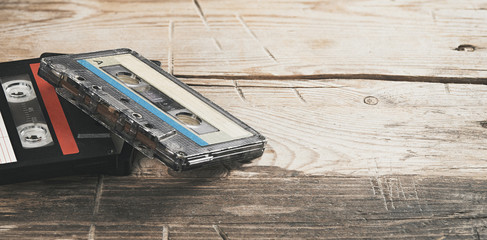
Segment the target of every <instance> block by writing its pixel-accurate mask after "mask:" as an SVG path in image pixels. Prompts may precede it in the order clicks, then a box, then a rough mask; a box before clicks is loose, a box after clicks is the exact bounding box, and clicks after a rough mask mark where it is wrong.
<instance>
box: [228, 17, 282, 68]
mask: <svg viewBox="0 0 487 240" xmlns="http://www.w3.org/2000/svg"><path fill="white" fill-rule="evenodd" d="M235 17H236V18H237V20H238V21H239V22H240V24H241V25H242V27H243V28H244V29H245V31H246V32H247V33H248V34H249V35H250V36H251V37H252V38H253V39H254V40H255V41H257V42H258V43H259V44H260V46H261V47H262V49H263V50H264V52H265V53H266V54H267V56H269V57H270V58H271V59H272V60H273V61H274V62H276V63H278V61H277V59H276V57H275V56H274V54H272V53H271V51H270V50H269V49H268V48H267V47H266V46H265V45H264V44H263V43H262V42H261V41H260V39H259V38H258V37H257V35H255V33H254V31H252V29H250V27H249V26H248V25H247V23H246V22H245V20H244V19H243V18H242V16H240V15H239V14H238V13H237V14H235Z"/></svg>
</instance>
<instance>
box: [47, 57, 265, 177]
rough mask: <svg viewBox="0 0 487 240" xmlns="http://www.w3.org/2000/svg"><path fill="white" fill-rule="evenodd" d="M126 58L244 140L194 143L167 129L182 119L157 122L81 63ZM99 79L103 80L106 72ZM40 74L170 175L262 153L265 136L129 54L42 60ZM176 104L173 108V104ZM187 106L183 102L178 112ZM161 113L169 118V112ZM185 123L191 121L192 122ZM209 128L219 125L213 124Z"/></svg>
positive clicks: (147, 112) (174, 129)
mask: <svg viewBox="0 0 487 240" xmlns="http://www.w3.org/2000/svg"><path fill="white" fill-rule="evenodd" d="M127 55H130V56H128V57H130V58H136V59H137V61H140V62H141V63H143V65H145V66H144V67H148V68H150V70H144V71H142V72H135V73H136V74H137V75H143V74H145V73H146V71H151V72H153V71H156V72H157V74H159V75H160V76H161V77H163V78H164V79H167V80H168V81H170V82H169V83H170V84H171V85H174V84H175V86H177V87H176V88H177V90H178V91H179V90H182V91H184V92H186V93H188V94H190V95H191V97H195V98H197V99H198V100H199V101H201V102H202V103H203V104H205V105H207V106H208V109H210V108H211V109H212V110H211V111H213V112H214V111H216V112H217V114H219V115H221V116H223V117H224V118H226V119H227V120H228V121H229V122H232V124H235V125H236V126H238V127H239V128H241V129H243V131H246V132H247V133H248V136H245V137H241V138H235V139H230V140H224V141H220V140H216V142H211V143H209V144H201V143H198V142H197V141H195V140H194V139H192V138H191V137H190V136H189V137H188V135H187V134H184V132H182V130H184V131H187V129H190V128H191V127H190V126H189V128H184V129H182V130H181V129H180V128H177V127H175V126H174V125H171V122H170V121H175V122H177V123H178V124H181V125H186V127H188V125H191V124H190V123H189V124H188V123H186V124H184V123H183V124H182V123H181V121H185V120H184V119H181V118H174V117H170V116H169V117H168V118H169V120H167V121H166V120H161V118H160V117H158V116H157V115H156V114H155V113H154V112H153V111H151V109H150V108H148V107H146V105H144V104H146V102H145V101H147V99H144V100H143V102H142V103H141V102H140V99H139V100H138V99H134V97H133V96H132V97H131V96H127V94H124V93H123V92H122V91H120V89H117V88H115V87H114V86H113V85H111V84H109V83H107V80H106V79H103V78H102V77H101V76H100V73H97V72H95V71H94V70H93V69H88V68H87V67H86V65H82V64H81V61H84V60H87V59H88V60H93V59H95V60H93V61H95V62H96V59H97V58H110V57H116V56H127ZM100 62H101V61H100ZM122 63H124V62H122ZM126 67H128V66H126ZM97 71H98V70H97ZM103 74H106V75H108V73H107V72H105V73H103ZM39 75H40V76H41V77H43V78H44V79H46V80H47V81H48V82H50V83H51V84H53V85H54V86H55V87H56V91H57V92H58V94H59V95H61V96H62V97H64V98H65V99H67V100H68V101H69V102H71V103H73V104H75V105H76V106H78V107H79V108H80V109H82V110H83V111H85V112H86V113H88V114H90V115H91V117H93V118H94V119H96V120H98V121H99V122H100V123H102V124H103V125H104V126H105V127H107V128H108V129H110V130H111V131H113V132H114V133H116V134H117V135H119V136H120V137H122V138H123V139H125V140H126V141H127V142H129V143H130V144H132V146H134V147H135V148H136V149H138V150H139V151H141V152H142V153H144V154H145V155H146V156H149V157H156V158H158V159H159V160H161V161H162V162H164V163H165V164H166V165H167V166H169V167H171V168H172V169H174V170H186V169H191V168H196V167H200V166H204V165H208V164H211V163H215V162H220V161H250V160H252V159H254V158H257V157H259V156H261V155H262V153H263V150H264V146H265V142H266V140H265V138H264V136H262V135H261V134H259V133H258V132H257V131H255V130H254V129H252V128H251V127H249V126H248V125H246V124H245V123H243V122H242V121H240V120H239V119H237V118H235V117H234V116H232V115H231V114H229V113H228V112H226V111H225V110H223V109H222V108H220V107H219V106H217V105H216V104H214V103H213V102H211V101H210V100H208V99H206V98H205V97H203V96H202V95H201V94H199V93H198V92H196V91H195V90H193V89H191V88H190V87H189V86H187V85H186V84H184V83H183V82H181V81H179V80H177V79H176V78H175V77H173V76H172V75H170V74H168V73H167V72H165V71H163V70H162V69H161V68H160V67H159V66H157V65H155V64H154V63H152V62H151V61H149V60H147V59H146V58H144V57H142V56H140V55H139V54H138V53H137V52H134V51H132V50H130V49H116V50H108V51H101V52H93V53H85V54H74V55H65V56H57V57H49V58H43V59H42V61H41V66H40V69H39ZM110 78H113V76H112V77H110ZM125 85H127V84H125ZM125 87H127V86H125ZM188 96H189V95H188ZM181 102H182V101H180V102H176V103H174V104H176V105H177V104H180V103H181ZM182 105H184V104H182ZM191 107H192V106H191V105H188V104H187V103H186V105H185V106H184V108H183V110H184V109H187V108H191ZM158 110H161V109H158ZM161 111H162V110H161ZM164 114H165V115H170V113H168V112H165V113H164ZM173 114H178V113H173ZM182 115H184V114H182ZM183 117H184V116H183ZM186 117H188V116H186ZM189 117H192V116H191V115H190V116H189ZM199 118H202V119H205V118H207V116H206V115H205V114H204V113H203V114H201V113H200V114H198V115H196V117H193V120H194V119H196V120H197V121H200V120H198V119H199ZM186 120H190V121H191V119H186ZM210 123H211V124H218V123H217V122H215V121H213V122H210ZM211 124H210V125H211ZM190 130H191V129H190ZM191 131H192V130H191ZM192 134H194V131H192Z"/></svg>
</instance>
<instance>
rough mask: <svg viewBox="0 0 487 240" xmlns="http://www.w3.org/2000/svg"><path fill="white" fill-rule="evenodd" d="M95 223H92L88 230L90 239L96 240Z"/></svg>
mask: <svg viewBox="0 0 487 240" xmlns="http://www.w3.org/2000/svg"><path fill="white" fill-rule="evenodd" d="M95 230H96V227H95V224H91V225H90V231H89V232H88V240H95Z"/></svg>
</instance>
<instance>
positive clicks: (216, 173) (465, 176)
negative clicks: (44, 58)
mask: <svg viewBox="0 0 487 240" xmlns="http://www.w3.org/2000/svg"><path fill="white" fill-rule="evenodd" d="M486 23H487V2H486V1H468V2H463V1H429V2H424V3H423V2H421V1H385V0H384V1H380V0H369V1H331V0H330V1H328V0H326V1H318V0H310V1H283V0H274V1H258V0H248V1H212V0H198V1H197V0H193V1H191V0H186V1H163V2H158V1H150V0H146V1H142V2H132V1H124V0H120V1H77V2H75V1H72V2H63V1H45V2H43V1H6V2H5V1H3V2H2V3H0V61H10V60H19V59H24V58H33V57H37V56H39V55H40V54H41V53H42V52H65V53H70V52H72V53H76V52H86V51H95V50H103V49H112V48H119V47H128V48H132V49H134V50H136V51H138V52H139V53H141V54H142V55H144V56H145V57H147V58H150V59H156V60H160V61H162V63H163V68H164V69H166V70H168V71H169V72H171V73H173V74H174V75H176V76H177V77H179V78H180V79H181V80H182V81H184V82H186V83H187V84H189V85H191V86H193V87H194V88H195V89H196V90H198V91H200V92H201V93H202V94H204V95H205V96H207V97H208V98H209V99H211V100H212V101H214V102H216V103H217V104H219V105H221V106H222V107H223V108H225V109H227V110H228V111H229V112H231V113H232V114H234V115H235V116H237V117H239V118H241V119H242V120H244V121H245V122H247V123H248V124H249V125H251V126H253V127H254V128H256V129H257V130H259V131H260V132H262V133H263V134H264V135H265V136H266V137H267V138H268V140H269V144H268V146H267V149H266V152H265V154H264V156H263V157H262V158H260V159H256V160H255V161H253V162H252V163H250V164H246V165H243V166H236V165H235V166H220V167H217V168H211V169H201V170H197V171H192V172H187V173H174V172H171V171H168V169H167V168H166V167H164V166H163V165H162V164H160V163H159V162H157V161H155V160H152V159H145V158H143V159H141V160H140V161H138V162H137V163H136V165H135V167H134V171H133V174H132V175H131V176H128V177H111V176H75V177H66V178H58V179H50V180H44V181H37V182H30V183H22V184H15V185H7V186H0V239H121V238H124V239H232V240H233V239H337V238H344V239H349V238H367V239H370V238H378V239H383V238H404V239H410V238H417V239H485V238H487V221H486V216H487V208H486V206H487V192H486V191H487V182H486V181H485V180H487V177H486V173H487V158H486V157H485V156H486V154H487V141H486V138H487V132H486V131H487V130H486V129H485V128H487V111H486V110H487V108H486V107H485V105H484V104H486V103H487V86H485V85H484V83H486V82H487V37H486V36H487V27H486Z"/></svg>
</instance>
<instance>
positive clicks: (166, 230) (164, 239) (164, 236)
mask: <svg viewBox="0 0 487 240" xmlns="http://www.w3.org/2000/svg"><path fill="white" fill-rule="evenodd" d="M162 240H169V227H168V226H167V225H164V226H162Z"/></svg>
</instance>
